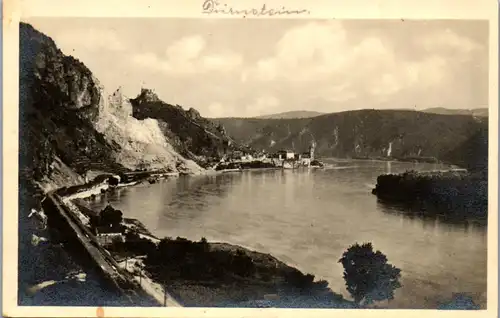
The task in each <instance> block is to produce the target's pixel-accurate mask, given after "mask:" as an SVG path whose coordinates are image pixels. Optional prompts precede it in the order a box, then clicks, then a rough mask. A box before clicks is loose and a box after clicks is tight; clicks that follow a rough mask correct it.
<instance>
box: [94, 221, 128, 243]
mask: <svg viewBox="0 0 500 318" xmlns="http://www.w3.org/2000/svg"><path fill="white" fill-rule="evenodd" d="M95 231H96V237H97V241H98V242H99V244H101V245H102V246H107V245H110V244H112V243H114V242H124V241H125V239H124V237H123V233H122V232H121V229H120V228H119V227H111V226H98V227H96V229H95Z"/></svg>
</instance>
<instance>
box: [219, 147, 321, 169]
mask: <svg viewBox="0 0 500 318" xmlns="http://www.w3.org/2000/svg"><path fill="white" fill-rule="evenodd" d="M315 149H316V143H315V142H312V143H311V144H310V146H309V149H308V151H306V152H303V153H296V152H295V151H292V150H279V151H277V152H275V153H271V154H268V153H266V152H254V153H245V152H243V151H233V152H231V153H229V154H225V155H224V156H223V157H222V158H221V159H220V161H219V162H218V163H216V164H215V166H214V170H218V171H241V170H244V169H259V168H260V169H264V168H282V169H298V168H301V167H308V168H322V167H323V163H322V162H320V161H318V160H317V159H315V156H314V152H315Z"/></svg>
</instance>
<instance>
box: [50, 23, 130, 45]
mask: <svg viewBox="0 0 500 318" xmlns="http://www.w3.org/2000/svg"><path fill="white" fill-rule="evenodd" d="M54 40H55V41H56V42H57V43H58V45H63V46H64V47H67V48H73V49H75V48H82V45H83V47H84V48H85V49H86V50H89V51H99V50H109V51H123V50H125V49H126V47H125V45H124V44H123V42H121V41H120V39H119V38H118V36H117V35H116V33H115V32H113V31H112V30H110V29H105V30H102V29H94V28H88V29H76V30H71V32H69V31H68V32H62V33H59V34H57V35H56V36H55V37H54Z"/></svg>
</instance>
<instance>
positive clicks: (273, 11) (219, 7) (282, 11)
mask: <svg viewBox="0 0 500 318" xmlns="http://www.w3.org/2000/svg"><path fill="white" fill-rule="evenodd" d="M201 12H202V13H204V14H229V15H242V16H243V17H246V16H257V17H258V16H270V17H272V16H279V15H300V14H310V11H309V10H306V9H287V8H285V7H284V6H282V7H281V8H267V6H266V4H265V3H264V4H263V5H262V7H260V8H248V9H235V8H233V7H231V6H228V5H227V4H225V3H224V4H222V3H219V2H218V1H217V0H205V1H204V2H203V6H202V11H201Z"/></svg>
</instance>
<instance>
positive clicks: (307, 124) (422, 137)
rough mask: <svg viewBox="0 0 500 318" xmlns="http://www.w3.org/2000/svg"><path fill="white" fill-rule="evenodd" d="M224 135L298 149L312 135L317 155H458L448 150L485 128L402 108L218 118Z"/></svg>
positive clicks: (270, 147) (274, 147) (469, 120)
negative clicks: (288, 116)
mask: <svg viewBox="0 0 500 318" xmlns="http://www.w3.org/2000/svg"><path fill="white" fill-rule="evenodd" d="M214 121H215V122H216V123H218V124H222V125H224V127H226V130H227V132H228V134H229V135H231V136H233V137H234V138H235V139H236V140H239V141H240V142H243V143H246V144H248V145H249V146H251V147H254V148H256V149H263V150H266V151H270V152H273V151H277V150H279V149H291V150H295V151H304V150H305V149H307V147H308V146H309V144H310V143H311V141H312V140H314V141H316V143H317V153H318V155H320V156H323V157H343V158H354V157H357V158H387V157H391V158H398V159H403V158H422V159H423V158H428V157H435V158H437V159H441V160H451V161H456V160H459V158H458V154H455V155H452V156H450V154H451V153H452V150H453V149H456V147H458V146H459V145H460V144H462V143H464V142H465V141H467V140H469V139H470V138H471V137H472V136H473V135H474V134H476V133H477V132H479V131H480V129H484V128H485V127H487V121H486V120H481V119H475V118H474V117H472V116H462V115H438V114H431V113H424V112H415V111H404V110H358V111H347V112H341V113H333V114H326V115H322V116H318V117H314V118H304V119H281V120H280V119H255V118H249V119H245V118H221V119H216V120H214Z"/></svg>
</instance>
